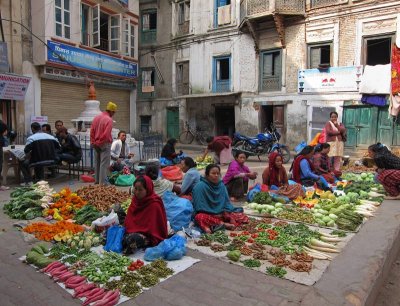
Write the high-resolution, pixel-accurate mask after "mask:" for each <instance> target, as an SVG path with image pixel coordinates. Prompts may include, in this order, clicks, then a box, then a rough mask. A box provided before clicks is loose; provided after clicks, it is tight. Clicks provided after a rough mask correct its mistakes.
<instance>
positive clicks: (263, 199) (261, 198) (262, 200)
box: [253, 192, 273, 204]
mask: <svg viewBox="0 0 400 306" xmlns="http://www.w3.org/2000/svg"><path fill="white" fill-rule="evenodd" d="M253 202H254V203H257V204H273V200H272V197H271V195H270V194H269V193H268V192H258V193H256V194H255V196H254V198H253Z"/></svg>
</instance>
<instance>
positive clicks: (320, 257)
mask: <svg viewBox="0 0 400 306" xmlns="http://www.w3.org/2000/svg"><path fill="white" fill-rule="evenodd" d="M306 254H307V255H308V256H311V257H312V258H315V259H320V260H330V259H329V258H328V257H326V256H323V255H320V254H317V253H314V252H309V251H307V252H306Z"/></svg>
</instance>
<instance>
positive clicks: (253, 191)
mask: <svg viewBox="0 0 400 306" xmlns="http://www.w3.org/2000/svg"><path fill="white" fill-rule="evenodd" d="M260 191H261V185H260V184H256V185H255V186H254V187H253V189H251V190H250V191H249V192H248V193H247V201H248V202H252V201H253V198H254V196H255V195H256V194H257V193H259V192H260Z"/></svg>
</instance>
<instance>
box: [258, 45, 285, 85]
mask: <svg viewBox="0 0 400 306" xmlns="http://www.w3.org/2000/svg"><path fill="white" fill-rule="evenodd" d="M260 58H261V73H260V74H261V78H260V91H279V90H281V78H282V58H281V51H280V50H277V51H266V52H262V53H261V57H260Z"/></svg>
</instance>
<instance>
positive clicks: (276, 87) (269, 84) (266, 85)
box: [260, 76, 281, 91]
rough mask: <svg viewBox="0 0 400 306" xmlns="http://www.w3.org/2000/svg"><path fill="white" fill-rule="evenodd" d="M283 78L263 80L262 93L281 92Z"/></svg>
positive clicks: (275, 77)
mask: <svg viewBox="0 0 400 306" xmlns="http://www.w3.org/2000/svg"><path fill="white" fill-rule="evenodd" d="M280 80H281V77H280V76H273V77H265V78H262V79H261V84H260V85H261V88H260V91H280V90H281V81H280Z"/></svg>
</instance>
